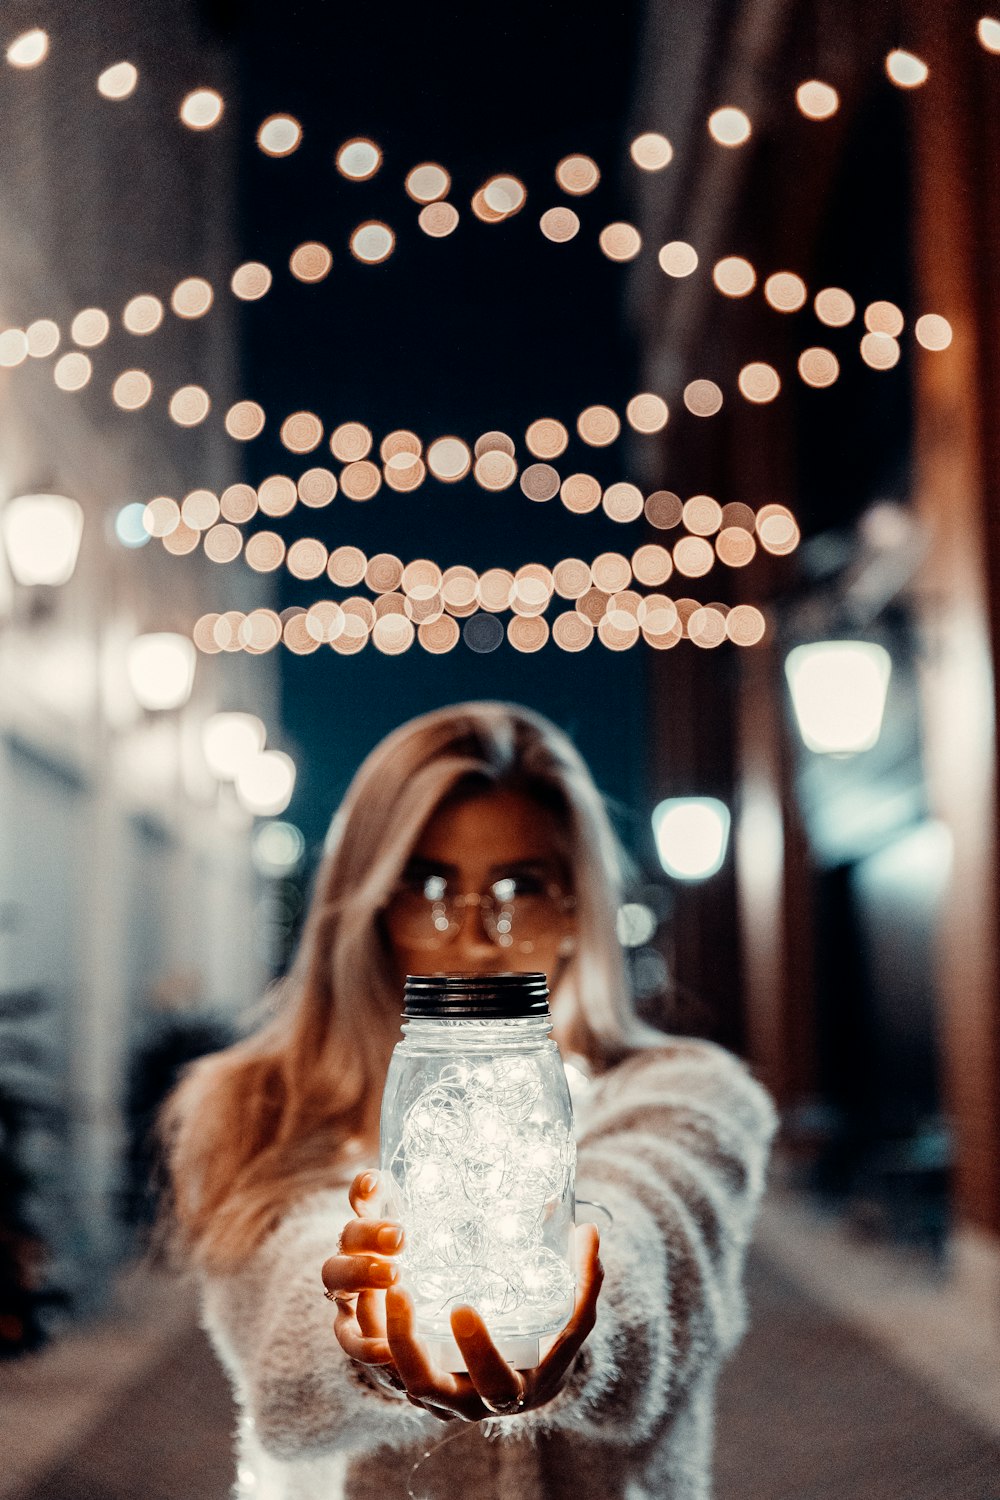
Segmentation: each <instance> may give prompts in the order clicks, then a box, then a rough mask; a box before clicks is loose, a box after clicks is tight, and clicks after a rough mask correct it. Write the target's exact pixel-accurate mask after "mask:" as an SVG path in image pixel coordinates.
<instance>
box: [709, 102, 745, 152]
mask: <svg viewBox="0 0 1000 1500" xmlns="http://www.w3.org/2000/svg"><path fill="white" fill-rule="evenodd" d="M708 129H709V134H710V135H711V136H712V138H713V140H715V141H718V143H719V145H720V146H742V145H744V143H745V142H746V141H748V140H749V139H750V132H751V125H750V118H749V116H748V115H746V114H744V112H743V110H742V109H735V108H733V106H731V105H726V106H725V107H724V108H722V109H717V110H714V111H713V113H712V114H711V115H710V116H709V119H708Z"/></svg>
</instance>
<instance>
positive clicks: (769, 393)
mask: <svg viewBox="0 0 1000 1500" xmlns="http://www.w3.org/2000/svg"><path fill="white" fill-rule="evenodd" d="M738 383H739V388H740V394H741V395H742V396H743V397H744V398H745V399H746V400H747V401H753V402H754V403H756V404H757V405H761V404H763V403H764V402H767V401H773V400H774V398H775V396H777V394H778V392H779V391H780V390H781V379H780V377H779V375H778V372H777V370H776V369H774V367H773V365H767V364H763V363H761V362H760V361H756V362H754V363H753V364H749V365H744V366H743V368H742V370H741V371H740V374H739V382H738Z"/></svg>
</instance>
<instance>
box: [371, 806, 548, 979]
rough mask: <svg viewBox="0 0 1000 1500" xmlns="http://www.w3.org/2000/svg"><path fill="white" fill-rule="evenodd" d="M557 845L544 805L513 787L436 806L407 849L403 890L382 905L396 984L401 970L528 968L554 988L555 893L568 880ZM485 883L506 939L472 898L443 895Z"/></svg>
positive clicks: (480, 888) (483, 891)
mask: <svg viewBox="0 0 1000 1500" xmlns="http://www.w3.org/2000/svg"><path fill="white" fill-rule="evenodd" d="M559 849H560V840H559V831H558V828H557V826H556V823H555V820H554V818H553V815H552V814H551V813H550V812H549V811H548V810H547V809H546V808H544V807H542V806H541V804H539V803H537V802H535V801H533V800H532V799H531V798H530V797H526V796H524V795H523V794H522V793H519V792H512V791H485V792H482V793H476V794H472V795H470V796H468V797H463V798H461V799H460V800H457V801H453V802H449V803H445V804H444V805H443V806H442V807H440V808H439V809H438V810H437V812H436V813H434V814H433V816H432V817H431V818H430V820H429V821H428V822H427V824H426V825H425V827H424V829H423V831H422V833H421V834H420V836H419V837H418V839H417V842H416V844H415V845H414V847H413V849H412V850H411V852H410V857H409V860H408V861H407V864H406V867H405V869H404V871H403V877H402V881H401V891H402V892H403V894H402V895H401V896H399V897H397V899H396V900H395V901H393V902H391V903H390V904H389V906H388V908H387V909H386V914H385V925H386V931H387V934H388V937H389V942H390V946H391V948H392V952H393V957H394V960H395V967H396V975H397V979H398V982H399V985H400V988H402V985H403V981H404V979H405V977H406V975H407V974H433V973H442V972H445V973H462V974H491V973H510V972H514V973H528V972H532V971H538V972H541V973H543V974H546V975H548V978H549V986H550V988H551V989H554V988H555V985H556V983H557V982H558V979H559V976H560V974H561V972H562V969H563V968H564V967H565V964H566V962H567V954H568V952H570V951H571V950H572V945H573V939H574V935H575V919H574V915H573V912H572V910H568V909H565V903H564V901H563V900H562V899H561V898H565V897H568V896H569V894H570V889H571V887H570V884H569V881H568V878H567V871H566V869H565V866H564V862H563V860H562V858H561V856H560V854H559ZM498 882H503V883H502V884H498ZM491 891H492V892H493V893H494V895H495V896H496V897H498V898H500V899H499V900H498V901H497V902H496V904H495V906H494V912H495V913H499V917H500V923H501V926H500V933H499V935H500V936H501V937H506V936H509V939H510V941H509V943H508V944H506V945H503V944H498V943H497V942H495V941H494V940H493V939H492V938H491V937H490V928H491V927H493V929H494V930H496V920H495V918H494V920H493V921H491V917H490V912H489V911H488V910H484V909H483V908H482V907H481V906H480V905H479V904H477V902H476V901H475V900H470V901H461V900H460V902H459V904H458V906H457V907H454V908H451V907H450V906H449V902H450V899H451V897H453V896H458V897H459V898H462V897H468V896H473V897H474V896H477V895H484V896H485V895H487V894H488V893H490V892H491ZM437 896H440V897H441V898H442V899H441V900H440V901H437V902H436V901H435V899H434V898H435V897H437ZM508 897H509V898H510V900H509V901H507V900H505V898H508ZM505 911H506V912H508V913H509V920H510V932H509V934H508V933H507V932H506V931H505V924H506V920H507V918H506V917H505V915H504V913H505ZM449 917H450V918H451V923H450V929H449V930H447V931H443V932H441V933H438V932H437V931H436V923H437V925H438V926H441V927H444V928H446V927H448V921H447V918H449ZM519 924H520V925H519ZM526 937H528V938H529V940H530V946H529V943H528V942H526V941H525V939H526Z"/></svg>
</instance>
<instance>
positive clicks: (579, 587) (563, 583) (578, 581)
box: [552, 557, 593, 599]
mask: <svg viewBox="0 0 1000 1500" xmlns="http://www.w3.org/2000/svg"><path fill="white" fill-rule="evenodd" d="M592 582H593V579H592V575H591V571H590V564H589V563H585V562H584V561H583V559H582V558H580V557H564V558H563V559H562V561H561V562H557V563H556V565H555V567H554V568H553V569H552V587H553V588H554V589H555V591H556V593H557V594H559V595H560V597H561V598H563V599H579V598H580V596H581V594H585V593H586V592H587V590H588V589H589V588H590V586H591V583H592Z"/></svg>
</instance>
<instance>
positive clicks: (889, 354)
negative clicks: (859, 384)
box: [861, 333, 900, 370]
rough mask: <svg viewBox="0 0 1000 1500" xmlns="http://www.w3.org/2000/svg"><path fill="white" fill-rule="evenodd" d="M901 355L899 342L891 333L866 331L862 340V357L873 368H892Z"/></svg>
mask: <svg viewBox="0 0 1000 1500" xmlns="http://www.w3.org/2000/svg"><path fill="white" fill-rule="evenodd" d="M899 356H900V348H899V344H898V343H897V341H896V340H895V339H894V338H893V337H892V335H891V334H889V333H866V334H865V336H864V338H863V339H862V340H861V358H862V359H863V360H864V362H865V364H866V365H869V366H870V367H871V369H873V370H891V369H892V368H893V366H894V365H897V364H898V363H899Z"/></svg>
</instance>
